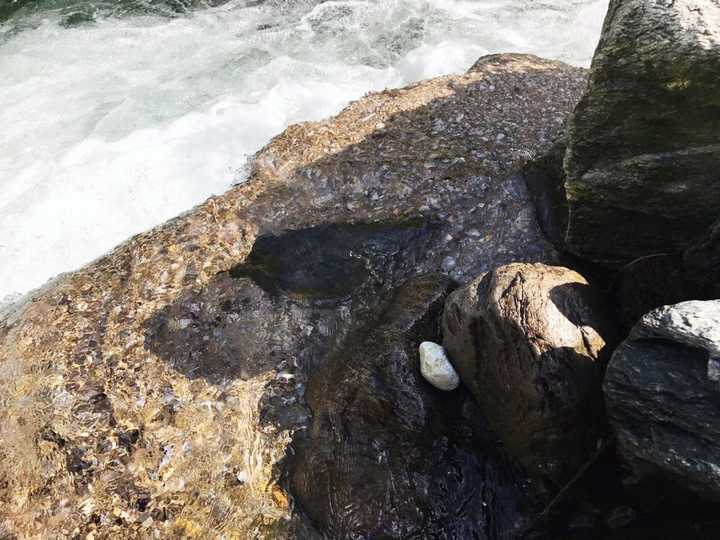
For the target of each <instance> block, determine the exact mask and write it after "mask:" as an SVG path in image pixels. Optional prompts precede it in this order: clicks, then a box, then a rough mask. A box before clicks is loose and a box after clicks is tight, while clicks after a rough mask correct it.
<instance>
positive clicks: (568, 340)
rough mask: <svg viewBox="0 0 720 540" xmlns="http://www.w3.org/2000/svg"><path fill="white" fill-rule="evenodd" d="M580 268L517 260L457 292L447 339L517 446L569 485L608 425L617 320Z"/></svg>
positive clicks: (492, 416) (489, 412)
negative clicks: (608, 365)
mask: <svg viewBox="0 0 720 540" xmlns="http://www.w3.org/2000/svg"><path fill="white" fill-rule="evenodd" d="M604 313H605V309H604V306H603V305H602V303H601V302H600V299H599V295H598V293H597V291H594V290H593V289H592V287H590V285H588V283H587V281H586V280H585V278H583V277H582V276H581V275H580V274H578V273H577V272H574V271H572V270H569V269H567V268H563V267H557V266H547V265H544V264H510V265H506V266H502V267H500V268H497V269H495V270H493V271H491V272H488V273H486V274H481V275H480V276H478V277H477V278H475V279H474V280H473V281H471V282H470V283H469V284H468V285H467V286H465V287H463V288H462V289H460V290H458V291H455V292H453V293H452V294H451V295H450V298H449V299H448V301H447V302H446V304H445V310H444V312H443V318H442V326H443V345H444V346H445V348H446V350H447V351H448V353H449V354H450V358H451V359H452V362H453V364H454V365H455V367H456V369H457V370H458V372H459V373H460V378H461V379H462V381H463V383H464V384H465V385H467V386H468V388H469V389H470V391H471V392H472V393H473V395H474V396H475V398H476V399H477V400H478V403H479V404H480V409H481V411H482V413H483V414H484V415H485V417H486V418H487V420H488V423H489V424H490V427H491V428H493V429H494V430H495V431H496V432H497V433H498V435H499V436H500V439H501V440H502V441H503V443H504V445H505V447H506V448H507V449H508V451H509V452H510V453H511V454H512V455H513V456H514V457H515V458H516V459H518V460H519V461H520V462H521V463H523V464H524V465H525V466H526V467H528V469H529V470H530V471H531V472H532V473H533V474H535V475H537V476H541V477H548V478H552V479H553V480H555V481H556V482H557V483H558V484H559V485H562V483H563V482H566V481H567V480H568V479H569V478H570V477H572V475H573V474H574V473H575V472H576V471H577V469H578V468H579V467H580V465H581V464H582V463H583V462H584V460H586V459H587V457H588V455H590V453H591V452H592V451H593V450H594V449H595V443H596V442H597V440H598V438H599V435H600V427H599V426H600V418H601V416H600V410H599V407H598V403H599V402H600V401H601V399H600V396H601V393H600V385H601V381H602V372H603V366H602V364H603V361H604V360H606V358H604V356H607V354H608V351H609V349H607V348H606V345H607V344H608V342H610V343H612V341H613V339H612V338H613V329H612V327H611V326H610V325H608V322H607V321H606V320H605V319H604V318H603V315H604Z"/></svg>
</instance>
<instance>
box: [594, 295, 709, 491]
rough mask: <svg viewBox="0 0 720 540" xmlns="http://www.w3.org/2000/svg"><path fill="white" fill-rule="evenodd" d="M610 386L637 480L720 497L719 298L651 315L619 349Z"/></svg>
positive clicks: (615, 419)
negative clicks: (659, 482) (660, 481)
mask: <svg viewBox="0 0 720 540" xmlns="http://www.w3.org/2000/svg"><path fill="white" fill-rule="evenodd" d="M604 390H605V398H606V402H607V409H608V414H609V417H610V421H611V423H612V426H613V428H614V429H615V430H616V431H617V435H618V447H619V452H620V455H621V456H622V458H623V459H624V460H625V461H626V462H627V464H628V465H629V466H630V468H631V469H632V471H633V473H634V476H635V480H636V481H638V482H647V481H651V482H652V481H657V480H658V479H661V480H664V481H665V482H666V484H667V485H670V486H672V489H677V488H681V489H683V490H690V491H692V492H694V493H695V494H697V495H699V496H701V497H704V498H706V499H709V500H713V501H720V300H713V301H705V302H699V301H691V302H682V303H680V304H676V305H674V306H665V307H662V308H660V309H657V310H654V311H651V312H650V313H648V314H646V315H645V316H644V317H643V318H642V319H641V320H640V322H639V323H638V324H637V325H636V326H635V328H633V330H632V332H631V334H630V336H629V337H628V338H627V340H625V341H624V342H623V343H622V345H621V346H620V347H618V349H617V350H616V351H615V353H614V354H613V356H612V360H611V361H610V364H609V366H608V370H607V375H606V379H605V383H604Z"/></svg>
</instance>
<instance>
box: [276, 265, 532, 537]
mask: <svg viewBox="0 0 720 540" xmlns="http://www.w3.org/2000/svg"><path fill="white" fill-rule="evenodd" d="M450 287H451V284H450V282H449V281H448V280H447V278H443V277H441V276H433V275H428V276H423V277H419V278H415V279H413V280H411V281H409V282H408V283H406V284H403V285H402V286H401V287H399V288H398V289H397V290H395V291H394V292H393V294H392V299H391V300H390V302H389V305H388V307H387V308H386V309H385V310H384V311H383V312H382V314H381V315H380V316H379V317H378V319H377V320H376V321H374V322H373V323H372V324H371V325H370V327H361V328H359V329H358V330H357V331H356V332H353V333H352V334H351V335H350V336H348V338H347V340H345V343H344V345H343V347H342V348H341V349H340V350H338V351H337V352H336V353H335V354H333V355H331V356H330V358H329V360H328V361H327V363H326V367H325V368H324V369H323V370H322V371H318V372H317V373H316V374H314V375H313V376H312V377H311V380H310V381H309V383H308V387H307V403H308V405H309V407H310V409H311V411H312V422H311V424H310V426H309V427H308V429H307V431H306V432H304V433H303V434H301V435H298V437H297V438H296V443H295V445H294V457H293V463H294V465H293V467H292V468H291V473H290V474H291V478H290V482H291V484H290V485H291V491H292V492H293V493H294V494H295V495H296V498H297V502H298V503H299V505H300V507H301V508H302V509H303V510H304V511H305V512H307V514H308V515H309V516H310V518H311V520H312V522H313V523H315V524H316V525H317V526H318V528H319V530H320V531H321V532H322V533H323V535H324V536H325V537H327V538H337V539H346V538H428V539H431V538H512V537H513V536H514V534H515V533H517V531H518V530H519V529H520V526H521V524H522V517H523V516H522V513H521V503H522V502H523V498H524V490H523V481H524V473H523V471H522V469H520V468H519V467H517V466H514V465H512V463H511V461H510V460H509V459H508V458H507V457H506V456H504V455H503V454H502V453H501V451H500V450H499V449H498V447H497V444H496V442H495V440H494V437H492V436H491V435H490V434H489V433H488V431H487V429H483V428H482V427H481V428H480V429H478V427H477V426H478V424H475V425H473V423H468V422H467V420H466V419H465V418H464V416H465V415H464V414H463V407H464V408H466V409H469V410H473V409H474V408H475V405H474V404H473V403H471V401H470V400H471V398H470V397H469V396H468V395H467V393H465V392H455V393H454V394H453V396H452V397H448V396H449V395H448V394H446V393H444V392H442V391H440V390H437V389H435V388H433V387H432V386H431V385H430V384H429V383H428V382H427V381H425V380H424V379H423V378H422V376H421V375H420V372H419V370H418V367H417V363H418V358H417V356H418V353H417V348H418V344H419V343H420V342H421V341H422V340H424V339H438V338H439V330H440V328H439V327H440V325H439V316H440V312H441V310H442V306H443V302H444V300H445V297H446V295H447V293H448V292H449V290H450ZM465 414H467V413H465ZM476 414H477V413H476Z"/></svg>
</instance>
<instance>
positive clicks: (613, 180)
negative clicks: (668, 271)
mask: <svg viewBox="0 0 720 540" xmlns="http://www.w3.org/2000/svg"><path fill="white" fill-rule="evenodd" d="M718 170H720V2H718V0H702V1H701V0H675V1H671V2H661V1H657V0H612V1H611V2H610V7H609V11H608V15H607V18H606V20H605V26H604V28H603V33H602V37H601V40H600V44H599V46H598V49H597V52H596V54H595V58H594V60H593V65H592V70H591V75H590V81H589V85H588V89H587V91H586V93H585V95H584V97H583V98H582V99H581V101H580V103H579V104H578V106H577V109H576V110H575V114H574V117H573V119H572V120H571V122H570V125H569V143H568V148H567V153H566V155H565V173H566V181H565V189H566V192H567V202H568V210H569V216H568V224H567V233H566V239H565V241H566V247H567V248H568V250H569V251H571V252H573V253H575V254H577V255H580V256H582V257H584V258H587V259H591V260H594V261H598V262H607V263H624V262H629V261H631V260H633V259H635V258H637V257H641V256H645V255H650V254H657V253H664V252H668V251H670V252H673V251H674V252H682V251H683V250H684V249H685V248H687V247H688V245H690V244H691V243H692V241H694V239H695V238H696V237H698V236H699V235H701V234H703V233H704V231H705V230H706V229H707V227H708V226H709V225H710V224H711V223H712V222H713V221H714V220H715V219H716V218H717V217H718V214H719V210H718V209H719V208H720V177H719V176H718Z"/></svg>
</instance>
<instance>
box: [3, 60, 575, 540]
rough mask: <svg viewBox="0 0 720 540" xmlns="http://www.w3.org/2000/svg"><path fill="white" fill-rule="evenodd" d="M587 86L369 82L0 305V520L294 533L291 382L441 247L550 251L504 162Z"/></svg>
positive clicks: (297, 420)
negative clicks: (141, 229) (191, 201)
mask: <svg viewBox="0 0 720 540" xmlns="http://www.w3.org/2000/svg"><path fill="white" fill-rule="evenodd" d="M584 84H585V73H584V71H583V70H581V69H576V68H572V67H569V66H566V65H563V64H560V63H556V62H549V61H545V60H541V59H538V58H535V57H530V56H520V55H503V56H494V57H488V58H484V59H481V60H480V61H479V62H478V63H477V64H476V65H475V66H473V68H472V69H471V70H470V71H469V72H468V73H467V74H465V75H460V76H452V77H441V78H438V79H433V80H430V81H427V82H423V83H420V84H417V85H414V86H411V87H408V88H405V89H400V90H389V91H385V92H381V93H377V94H370V95H368V96H366V97H365V98H363V99H361V100H359V101H357V102H355V103H353V104H351V105H349V106H348V107H347V108H346V109H345V110H344V111H343V112H341V113H340V114H339V115H338V116H336V117H334V118H331V119H329V120H327V121H324V122H317V123H304V124H299V125H295V126H292V127H290V128H288V129H287V130H286V131H285V132H284V133H283V134H282V135H280V136H278V137H276V138H275V139H274V140H273V141H271V142H270V143H269V144H268V145H267V146H266V147H265V148H264V149H263V150H261V151H260V152H259V153H258V154H257V155H256V157H255V159H254V162H253V164H252V171H251V174H250V177H249V179H248V181H247V182H245V183H244V184H242V185H238V186H235V187H233V188H232V189H230V190H229V191H228V192H226V193H225V194H223V195H221V196H218V197H214V198H211V199H209V200H208V201H207V202H206V203H204V204H202V205H201V206H199V207H197V208H195V209H193V210H192V211H190V212H188V213H186V214H183V215H181V216H179V217H178V218H176V219H173V220H171V221H169V222H168V223H166V224H164V225H162V226H160V227H158V228H156V229H153V230H151V231H149V232H147V233H144V234H141V235H138V236H136V237H134V238H132V239H130V240H128V241H127V242H126V243H124V244H123V245H121V246H119V247H118V248H117V249H115V250H114V251H113V252H112V253H110V254H109V255H107V256H105V257H103V258H101V259H99V260H97V261H96V262H94V263H92V264H90V265H88V266H87V267H85V268H83V269H81V270H79V271H77V272H74V273H72V274H68V275H64V276H61V277H59V278H58V279H56V280H55V281H54V282H53V283H51V284H49V285H48V286H46V287H45V288H44V289H43V290H41V291H36V292H34V293H33V294H31V295H30V296H29V297H28V298H26V299H25V300H24V301H22V302H21V303H19V304H17V305H15V306H14V307H12V308H10V309H9V310H7V311H6V312H4V313H3V315H2V318H1V319H0V454H1V455H0V523H2V524H3V526H4V527H5V529H7V530H9V531H10V533H11V534H15V535H17V536H20V537H32V536H43V537H53V538H71V537H76V536H81V537H84V536H85V535H87V534H90V533H93V534H94V535H95V537H106V536H113V535H114V536H115V537H123V538H146V537H153V536H155V537H163V538H166V537H172V536H173V535H175V536H181V537H201V536H202V537H219V536H220V535H221V534H222V535H223V536H224V538H250V537H263V536H272V537H284V536H293V535H295V536H297V537H299V538H311V537H312V535H313V534H316V533H313V532H312V531H311V529H312V525H308V523H306V522H305V521H303V520H299V518H297V519H296V518H293V517H292V516H293V515H295V513H294V511H293V508H294V502H293V497H292V494H291V493H289V492H288V491H287V489H285V488H284V487H282V486H281V485H280V484H282V485H283V486H284V485H285V484H283V482H282V481H281V476H282V474H283V471H285V470H286V468H287V466H288V465H287V464H286V462H285V461H283V458H284V457H285V456H286V453H287V449H288V445H289V444H290V442H291V440H292V438H293V435H294V434H295V433H297V432H298V431H299V430H305V429H307V427H308V425H310V422H311V420H312V418H311V410H310V409H309V408H308V406H307V404H306V403H305V395H304V389H305V387H306V386H309V385H311V384H313V383H312V381H313V379H314V377H316V376H317V374H318V373H322V368H323V367H324V366H325V362H326V361H327V359H328V358H329V357H330V356H331V354H330V353H331V351H333V350H337V348H338V347H341V346H342V344H343V343H344V342H345V340H346V339H347V337H348V336H349V335H351V334H352V332H354V331H355V329H357V328H362V327H364V326H365V325H367V324H370V323H371V322H372V321H373V320H374V318H375V317H376V316H377V315H376V314H377V313H379V312H381V311H382V309H384V306H385V304H386V302H387V301H388V298H389V297H390V291H392V290H394V289H395V288H396V287H397V286H398V285H399V284H400V283H403V282H405V281H406V280H407V279H408V278H410V277H412V276H413V275H416V274H418V273H423V272H427V271H438V270H442V268H443V261H447V260H448V257H451V258H452V259H453V264H452V265H449V264H446V265H445V266H444V268H445V270H446V271H447V272H449V273H450V274H451V276H452V277H453V278H455V279H457V280H460V281H465V280H467V279H468V278H469V277H470V276H473V275H476V274H477V273H479V272H482V271H485V270H488V269H489V268H492V267H494V266H497V265H500V264H504V263H508V262H511V261H514V260H520V261H546V262H553V261H555V260H556V253H555V251H554V250H553V248H552V247H551V246H550V245H549V244H547V243H546V242H545V241H544V240H543V238H542V236H541V234H540V232H539V230H538V227H537V225H536V221H535V217H534V212H533V209H532V207H531V204H530V202H529V199H528V196H527V193H526V191H525V188H524V185H523V184H522V182H521V181H520V180H519V179H518V178H517V177H516V176H514V175H513V174H512V173H513V171H514V170H515V169H516V168H517V167H518V166H520V165H521V164H522V163H523V162H524V161H525V160H527V159H528V158H531V157H533V156H534V155H536V154H537V153H540V152H543V151H544V150H545V148H546V146H547V145H548V144H549V143H550V141H551V140H552V139H553V138H554V137H555V136H556V135H557V132H558V130H559V129H560V128H561V126H562V124H563V121H564V119H565V118H566V116H567V114H568V113H569V111H570V110H572V108H573V107H574V105H575V103H576V101H577V99H578V98H579V96H580V94H581V92H582V88H583V87H584ZM328 262H329V264H326V263H328ZM416 346H417V344H416ZM298 531H299V532H298Z"/></svg>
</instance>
